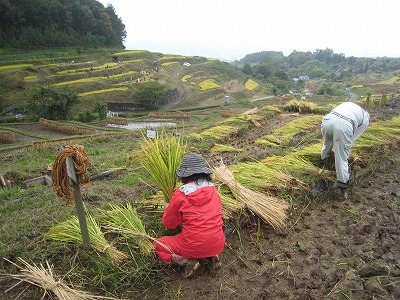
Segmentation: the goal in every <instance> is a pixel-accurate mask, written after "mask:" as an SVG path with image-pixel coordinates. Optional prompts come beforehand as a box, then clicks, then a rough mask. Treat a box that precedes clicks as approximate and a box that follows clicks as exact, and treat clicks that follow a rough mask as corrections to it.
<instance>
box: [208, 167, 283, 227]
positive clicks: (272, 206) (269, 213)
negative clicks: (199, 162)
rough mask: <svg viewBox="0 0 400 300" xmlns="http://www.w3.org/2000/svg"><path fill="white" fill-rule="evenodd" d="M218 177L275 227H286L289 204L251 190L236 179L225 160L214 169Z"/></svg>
mask: <svg viewBox="0 0 400 300" xmlns="http://www.w3.org/2000/svg"><path fill="white" fill-rule="evenodd" d="M213 173H214V176H215V177H216V179H217V180H218V181H220V182H222V183H223V184H225V185H227V186H228V187H229V189H230V190H231V192H232V193H233V194H234V195H235V197H236V198H237V199H238V200H240V201H242V202H244V203H245V204H246V205H247V207H248V208H249V209H250V210H251V211H252V212H254V213H255V214H257V215H258V216H259V217H260V218H262V219H263V220H264V221H265V222H267V223H268V224H270V225H271V226H272V227H273V228H274V229H277V230H283V229H284V228H285V227H286V219H287V216H286V209H287V208H288V204H287V203H285V202H283V201H281V200H279V199H277V198H275V197H272V196H268V195H265V194H261V193H258V192H256V191H253V190H250V189H248V188H246V187H245V186H243V185H241V184H240V183H238V182H236V181H235V178H234V176H233V173H232V172H231V171H230V170H229V169H228V168H227V167H226V166H225V165H224V163H223V162H221V163H220V165H219V166H218V167H216V168H214V169H213Z"/></svg>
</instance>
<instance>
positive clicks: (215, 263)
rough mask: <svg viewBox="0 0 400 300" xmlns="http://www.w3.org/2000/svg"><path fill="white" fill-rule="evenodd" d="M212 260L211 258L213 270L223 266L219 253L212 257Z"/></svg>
mask: <svg viewBox="0 0 400 300" xmlns="http://www.w3.org/2000/svg"><path fill="white" fill-rule="evenodd" d="M210 260H211V267H210V268H211V270H212V271H216V270H219V269H221V268H222V263H221V261H220V260H219V256H218V255H215V256H213V257H211V258H210Z"/></svg>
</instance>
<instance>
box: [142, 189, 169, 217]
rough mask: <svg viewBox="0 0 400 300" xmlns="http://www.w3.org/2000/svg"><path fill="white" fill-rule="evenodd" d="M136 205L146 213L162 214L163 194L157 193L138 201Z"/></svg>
mask: <svg viewBox="0 0 400 300" xmlns="http://www.w3.org/2000/svg"><path fill="white" fill-rule="evenodd" d="M137 203H138V204H140V206H141V207H143V208H145V209H146V210H147V211H151V212H157V213H161V214H162V213H163V212H164V194H163V193H162V191H158V192H157V193H155V194H154V195H151V196H149V197H148V198H146V199H141V200H138V201H137Z"/></svg>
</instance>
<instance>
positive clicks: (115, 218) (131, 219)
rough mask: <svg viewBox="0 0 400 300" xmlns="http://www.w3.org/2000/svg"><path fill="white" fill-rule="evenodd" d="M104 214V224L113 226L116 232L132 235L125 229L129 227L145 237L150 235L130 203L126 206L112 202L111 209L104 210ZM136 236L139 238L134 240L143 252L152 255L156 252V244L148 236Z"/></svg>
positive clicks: (109, 226)
mask: <svg viewBox="0 0 400 300" xmlns="http://www.w3.org/2000/svg"><path fill="white" fill-rule="evenodd" d="M102 215H103V217H102V222H103V224H104V225H106V226H108V228H113V229H112V230H113V231H115V232H120V233H122V234H123V235H125V236H128V237H132V236H131V235H129V234H126V232H124V229H129V230H131V231H132V232H137V233H142V234H144V236H145V237H147V236H148V235H147V233H146V229H145V227H144V225H143V223H142V221H141V220H140V218H139V215H138V213H137V211H136V209H135V208H134V207H132V205H130V204H129V203H128V204H127V205H126V207H124V206H119V205H114V204H112V205H111V210H107V211H104V210H103V211H102ZM135 237H137V238H136V239H134V242H135V244H136V245H137V246H138V247H139V249H140V251H141V252H142V253H143V254H145V255H150V254H152V253H153V252H154V250H155V249H154V246H153V244H152V243H151V242H150V241H149V240H148V239H147V238H143V236H142V235H135Z"/></svg>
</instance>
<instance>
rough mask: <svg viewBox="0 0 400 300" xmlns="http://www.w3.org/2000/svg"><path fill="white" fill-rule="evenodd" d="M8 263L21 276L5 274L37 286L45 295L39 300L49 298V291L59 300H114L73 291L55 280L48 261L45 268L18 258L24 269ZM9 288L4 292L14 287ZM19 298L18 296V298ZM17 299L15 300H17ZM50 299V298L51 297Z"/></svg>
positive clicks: (59, 280) (58, 279)
mask: <svg viewBox="0 0 400 300" xmlns="http://www.w3.org/2000/svg"><path fill="white" fill-rule="evenodd" d="M5 260H7V259H5ZM7 261H8V262H9V263H11V264H13V265H15V266H16V267H18V268H19V269H20V271H21V274H16V275H12V274H6V275H7V276H9V277H10V278H12V279H16V280H19V281H20V282H26V283H29V284H31V285H34V286H37V287H39V288H42V289H44V290H45V294H44V295H43V297H42V298H41V299H44V297H45V296H46V294H49V296H50V297H51V295H50V293H48V292H49V291H50V292H52V294H54V295H55V296H57V298H58V299H60V300H95V299H109V300H112V299H116V298H112V297H103V296H94V295H91V294H88V293H87V292H84V291H80V290H74V289H72V288H70V287H69V286H67V285H66V284H65V283H64V282H63V281H62V280H61V279H60V278H56V277H55V276H54V272H53V269H54V268H53V266H52V265H50V264H49V262H48V261H46V266H47V268H46V267H44V266H43V265H42V264H40V267H39V266H37V265H35V264H34V265H30V264H29V263H27V262H26V261H24V260H23V259H22V258H19V261H20V262H22V263H23V264H24V267H20V266H18V265H17V264H15V263H13V262H11V261H9V260H7ZM17 285H18V283H17V284H16V285H14V286H13V287H11V288H10V289H8V290H7V291H6V292H8V291H10V290H11V289H13V288H14V287H15V286H17ZM18 297H19V296H18ZM18 297H17V298H18ZM51 298H52V297H51Z"/></svg>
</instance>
